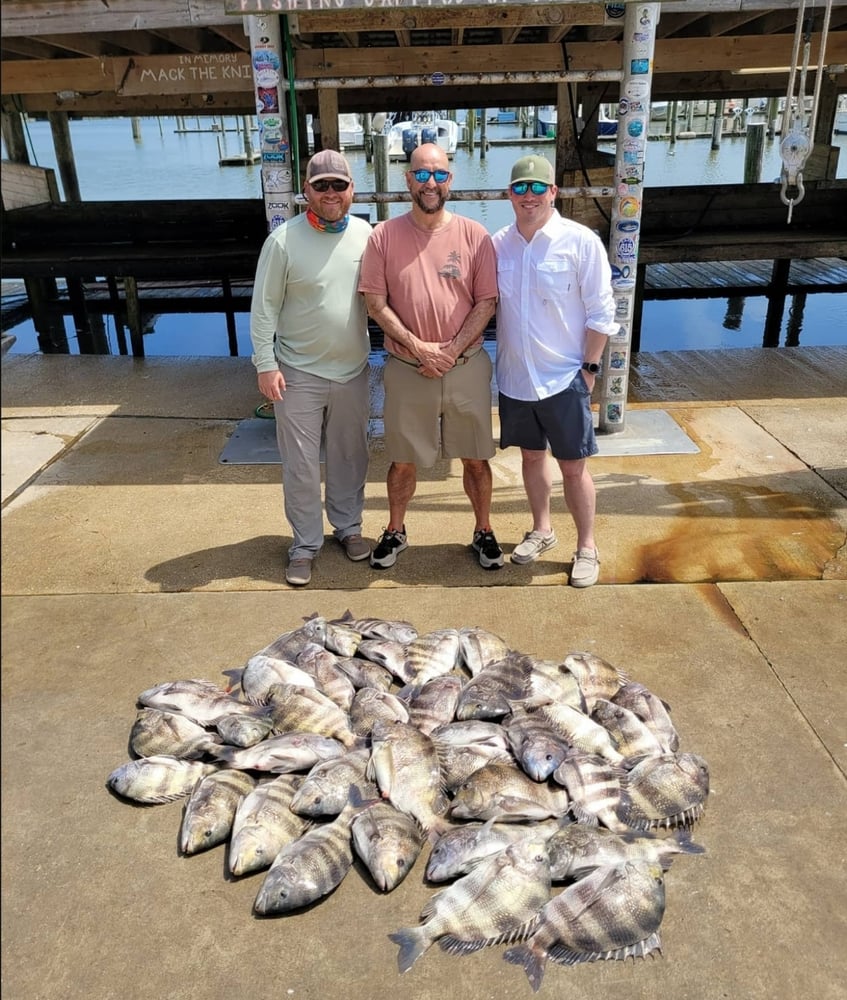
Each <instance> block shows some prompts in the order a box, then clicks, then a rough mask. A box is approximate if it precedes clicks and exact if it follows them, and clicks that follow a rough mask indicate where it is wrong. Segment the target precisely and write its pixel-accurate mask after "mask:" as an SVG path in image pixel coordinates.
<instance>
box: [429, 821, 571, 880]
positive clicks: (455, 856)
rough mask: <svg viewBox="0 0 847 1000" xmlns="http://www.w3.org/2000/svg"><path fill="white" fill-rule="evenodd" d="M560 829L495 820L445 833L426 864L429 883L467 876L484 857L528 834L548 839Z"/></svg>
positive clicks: (553, 823) (551, 825)
mask: <svg viewBox="0 0 847 1000" xmlns="http://www.w3.org/2000/svg"><path fill="white" fill-rule="evenodd" d="M548 823H549V825H548ZM558 829H559V824H558V821H556V820H551V821H544V822H541V823H535V824H534V825H533V827H532V831H529V830H527V828H526V827H525V826H521V825H520V824H518V823H496V822H495V821H494V820H493V819H489V820H486V821H485V823H463V824H462V825H461V826H457V827H454V828H453V829H452V830H448V831H447V832H446V833H443V834H442V835H441V836H440V837H439V838H438V840H437V841H436V842H435V843H434V844H433V846H432V850H431V851H430V853H429V859H428V861H427V863H426V872H425V874H426V878H427V881H429V882H447V881H449V880H450V879H454V878H457V877H458V876H459V875H467V873H468V872H469V871H471V870H472V869H473V868H474V867H475V866H476V865H477V863H478V862H479V861H481V860H482V859H483V858H488V857H491V855H492V854H497V853H499V852H500V851H502V850H505V848H507V847H508V846H509V845H510V844H514V843H516V842H517V841H519V840H523V838H524V837H526V836H527V835H528V833H529V832H532V833H534V834H537V835H539V836H545V835H546V834H547V833H550V834H554V833H555V832H556V831H557V830H558Z"/></svg>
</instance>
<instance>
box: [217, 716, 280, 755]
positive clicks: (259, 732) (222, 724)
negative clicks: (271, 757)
mask: <svg viewBox="0 0 847 1000" xmlns="http://www.w3.org/2000/svg"><path fill="white" fill-rule="evenodd" d="M273 724H274V723H273V716H272V715H271V714H270V713H269V712H267V711H266V710H264V709H262V708H259V707H257V709H256V711H255V712H254V713H251V714H250V715H244V714H241V713H236V714H235V715H224V716H223V717H222V718H220V719H218V721H217V722H216V723H215V729H217V731H218V735H219V736H220V738H221V739H222V740H223V741H224V743H227V744H229V746H231V747H254V746H255V745H256V744H257V743H260V742H261V741H262V740H263V739H265V737H266V736H268V734H269V733H270V732H271V730H272V729H273Z"/></svg>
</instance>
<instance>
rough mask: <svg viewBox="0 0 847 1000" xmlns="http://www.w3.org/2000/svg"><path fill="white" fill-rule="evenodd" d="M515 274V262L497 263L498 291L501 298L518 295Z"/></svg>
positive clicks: (504, 261) (500, 261)
mask: <svg viewBox="0 0 847 1000" xmlns="http://www.w3.org/2000/svg"><path fill="white" fill-rule="evenodd" d="M515 272H516V269H515V263H514V261H511V260H498V261H497V291H498V292H499V294H500V297H501V298H502V297H503V296H506V295H515V294H516V293H517V285H516V278H515Z"/></svg>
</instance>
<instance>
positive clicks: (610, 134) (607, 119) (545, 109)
mask: <svg viewBox="0 0 847 1000" xmlns="http://www.w3.org/2000/svg"><path fill="white" fill-rule="evenodd" d="M578 113H579V131H580V132H581V131H582V128H583V118H582V106H580V108H579V110H578ZM557 121H558V118H557V110H556V106H555V105H554V104H545V105H542V106H541V107H540V108H538V109H537V110H536V114H535V137H536V139H552V138H553V137H554V136H555V135H556V124H557ZM617 134H618V119H617V118H616V117H615V116H613V115H612V114H611V111H610V109H609V106H608V105H606V104H600V105H598V109H597V138H598V139H614V138H615V137H616V136H617Z"/></svg>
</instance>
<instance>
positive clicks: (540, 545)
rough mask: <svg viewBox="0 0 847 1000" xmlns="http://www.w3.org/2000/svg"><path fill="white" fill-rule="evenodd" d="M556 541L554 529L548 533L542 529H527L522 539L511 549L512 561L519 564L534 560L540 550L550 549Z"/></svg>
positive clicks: (539, 553)
mask: <svg viewBox="0 0 847 1000" xmlns="http://www.w3.org/2000/svg"><path fill="white" fill-rule="evenodd" d="M557 541H558V539H557V538H556V532H555V531H551V532H550V534H549V535H545V534H544V532H542V531H528V532H527V533H526V534H525V535H524V536H523V541H522V542H520V544H518V545H516V546H515V547H514V549H513V550H512V562H513V563H519V564H520V565H523V564H524V563H531V562H535V560H536V559H537V558H538V557H539V556H540V555H541V553H542V552H546V551H547V550H548V549H552V548H553V546H554V545H555V544H556V542H557Z"/></svg>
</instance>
